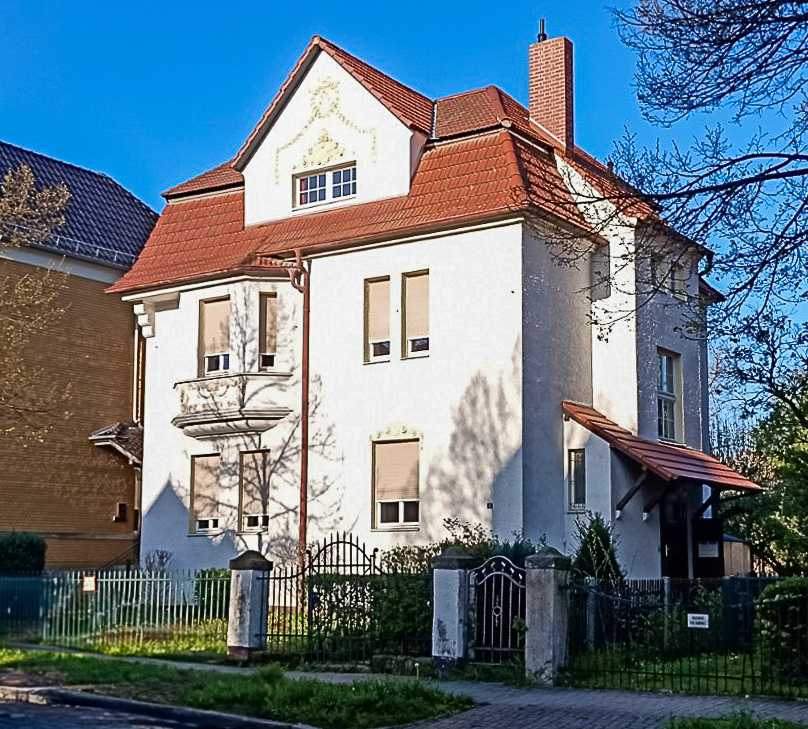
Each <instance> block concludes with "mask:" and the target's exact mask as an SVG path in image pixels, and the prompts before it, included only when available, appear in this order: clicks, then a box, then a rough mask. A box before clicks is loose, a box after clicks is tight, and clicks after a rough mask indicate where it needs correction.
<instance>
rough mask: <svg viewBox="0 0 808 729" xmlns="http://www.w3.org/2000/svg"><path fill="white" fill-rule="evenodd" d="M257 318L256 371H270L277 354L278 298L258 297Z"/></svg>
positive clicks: (275, 296)
mask: <svg viewBox="0 0 808 729" xmlns="http://www.w3.org/2000/svg"><path fill="white" fill-rule="evenodd" d="M259 305H260V310H259V316H258V369H261V370H271V369H272V368H274V367H275V357H276V355H277V353H278V296H277V294H274V293H272V294H261V295H260V296H259Z"/></svg>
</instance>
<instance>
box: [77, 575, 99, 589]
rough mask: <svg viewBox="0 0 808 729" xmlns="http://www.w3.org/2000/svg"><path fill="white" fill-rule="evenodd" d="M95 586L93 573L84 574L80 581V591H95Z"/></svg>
mask: <svg viewBox="0 0 808 729" xmlns="http://www.w3.org/2000/svg"><path fill="white" fill-rule="evenodd" d="M95 588H96V581H95V575H84V580H83V581H82V583H81V589H82V592H95Z"/></svg>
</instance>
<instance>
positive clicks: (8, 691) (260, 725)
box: [0, 686, 314, 729]
mask: <svg viewBox="0 0 808 729" xmlns="http://www.w3.org/2000/svg"><path fill="white" fill-rule="evenodd" d="M4 701H14V702H20V703H27V704H48V705H63V706H87V707H90V708H95V709H105V710H107V711H119V712H125V713H128V714H139V715H141V716H150V717H154V718H157V719H167V720H170V721H177V722H184V723H193V724H194V725H195V726H196V727H199V729H314V727H310V726H308V725H307V724H288V723H286V722H282V721H273V720H271V719H255V718H252V717H245V716H236V715H235V714H223V713H221V712H218V711H206V710H204V709H189V708H186V707H184V706H170V705H167V704H152V703H150V702H148V701H136V700H134V699H120V698H116V697H114V696H101V695H100V694H92V693H85V692H83V691H67V690H64V689H56V688H13V687H8V686H0V702H4Z"/></svg>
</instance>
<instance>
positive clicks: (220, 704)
mask: <svg viewBox="0 0 808 729" xmlns="http://www.w3.org/2000/svg"><path fill="white" fill-rule="evenodd" d="M0 685H16V686H34V685H37V686H45V685H47V686H60V687H63V688H71V689H82V690H91V691H92V692H94V693H100V694H106V695H108V696H121V697H124V698H130V699H140V700H142V701H152V702H155V703H164V704H174V705H178V706H191V707H194V708H198V709H212V710H215V711H225V712H229V713H233V714H243V715H247V716H256V717H261V718H265V719H276V720H279V721H285V722H291V723H303V724H311V725H313V726H318V727H323V728H324V729H331V728H332V727H333V728H334V729H343V728H344V729H348V728H351V727H357V729H359V728H362V727H376V726H386V725H392V724H405V723H408V722H412V721H418V720H421V719H432V718H439V717H442V716H448V715H450V714H454V713H457V712H459V711H465V710H466V709H470V708H471V707H472V706H473V703H474V702H473V701H472V700H471V699H469V698H466V697H460V696H450V695H449V694H445V693H443V692H442V691H438V690H437V689H434V688H431V687H430V686H427V685H426V684H423V683H419V682H417V681H411V680H407V681H401V680H395V681H378V680H369V681H360V682H357V683H355V684H326V683H322V682H320V681H315V680H308V679H306V680H300V681H296V680H295V681H292V680H289V679H287V678H285V677H284V674H283V670H282V669H281V668H280V667H278V666H274V665H271V666H265V667H264V668H262V669H259V670H258V672H257V673H256V674H255V675H252V676H245V675H232V674H223V673H217V672H214V671H191V670H180V669H177V668H171V667H169V666H165V667H164V666H147V665H142V664H138V663H130V662H126V661H116V660H114V659H102V658H92V657H90V656H77V655H66V654H60V653H39V652H29V651H20V650H13V649H8V648H0Z"/></svg>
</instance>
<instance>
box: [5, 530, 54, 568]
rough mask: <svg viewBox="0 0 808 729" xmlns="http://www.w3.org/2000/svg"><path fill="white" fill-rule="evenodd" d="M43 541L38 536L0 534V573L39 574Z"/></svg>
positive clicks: (19, 533)
mask: <svg viewBox="0 0 808 729" xmlns="http://www.w3.org/2000/svg"><path fill="white" fill-rule="evenodd" d="M45 550H46V545H45V540H44V539H43V538H42V537H40V536H39V535H38V534H28V533H26V532H0V572H41V571H42V570H43V569H44V568H45Z"/></svg>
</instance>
